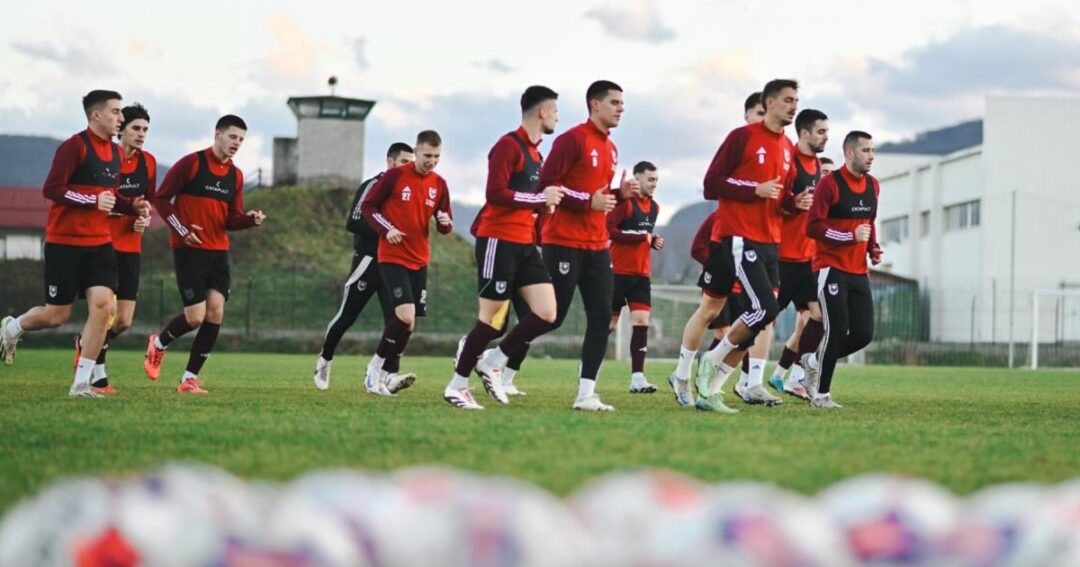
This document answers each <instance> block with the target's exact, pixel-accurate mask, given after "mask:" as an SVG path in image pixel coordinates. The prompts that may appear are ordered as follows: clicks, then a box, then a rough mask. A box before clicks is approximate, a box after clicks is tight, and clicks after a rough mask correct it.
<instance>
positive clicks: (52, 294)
mask: <svg viewBox="0 0 1080 567" xmlns="http://www.w3.org/2000/svg"><path fill="white" fill-rule="evenodd" d="M49 297H56V286H54V285H51V286H49Z"/></svg>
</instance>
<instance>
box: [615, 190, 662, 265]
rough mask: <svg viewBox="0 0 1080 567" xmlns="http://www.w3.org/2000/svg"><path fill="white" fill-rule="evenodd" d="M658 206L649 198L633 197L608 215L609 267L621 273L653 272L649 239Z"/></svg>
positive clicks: (657, 212) (621, 202) (658, 212)
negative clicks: (609, 239) (609, 238)
mask: <svg viewBox="0 0 1080 567" xmlns="http://www.w3.org/2000/svg"><path fill="white" fill-rule="evenodd" d="M659 214H660V205H659V204H658V203H657V202H656V201H654V200H652V199H648V198H644V197H634V198H632V199H627V200H625V201H620V202H619V204H618V206H616V207H615V208H614V209H612V211H611V212H610V213H608V217H607V227H608V233H609V234H610V236H611V267H612V269H613V270H612V271H614V273H616V274H619V275H623V276H641V277H646V278H647V277H650V276H651V275H652V262H651V252H652V243H651V242H650V240H649V237H650V235H652V233H653V229H654V228H655V227H656V217H657V216H658V215H659Z"/></svg>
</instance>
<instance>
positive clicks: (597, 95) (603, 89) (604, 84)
mask: <svg viewBox="0 0 1080 567" xmlns="http://www.w3.org/2000/svg"><path fill="white" fill-rule="evenodd" d="M610 91H619V92H623V90H622V87H620V86H619V85H617V84H615V83H613V82H611V81H604V80H600V81H596V82H594V83H593V84H591V85H589V89H588V90H587V91H585V105H586V106H589V103H591V102H592V101H594V100H604V97H606V96H607V94H608V92H610Z"/></svg>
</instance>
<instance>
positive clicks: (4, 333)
mask: <svg viewBox="0 0 1080 567" xmlns="http://www.w3.org/2000/svg"><path fill="white" fill-rule="evenodd" d="M12 319H13V317H10V316H8V317H4V319H3V320H2V321H0V360H3V361H4V364H6V365H8V366H11V365H12V364H14V363H15V347H16V346H17V345H18V344H19V339H18V338H17V337H15V336H13V335H11V334H9V333H8V323H10V322H11V320H12Z"/></svg>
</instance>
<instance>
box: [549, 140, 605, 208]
mask: <svg viewBox="0 0 1080 567" xmlns="http://www.w3.org/2000/svg"><path fill="white" fill-rule="evenodd" d="M581 151H582V145H581V139H580V138H579V137H578V136H574V135H565V134H564V135H562V136H559V137H558V138H555V143H553V144H552V145H551V154H550V155H548V158H547V159H546V160H544V166H543V167H541V168H540V186H541V187H552V186H556V187H561V188H562V194H563V197H562V201H560V202H559V206H560V207H563V208H566V209H570V210H573V211H587V210H589V204H590V203H591V201H592V194H593V193H594V192H596V191H597V190H599V189H601V188H600V187H568V186H567V185H566V182H565V179H566V174H567V173H569V172H570V169H571V168H572V167H574V163H575V162H577V160H578V158H579V157H580V156H581Z"/></svg>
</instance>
